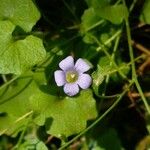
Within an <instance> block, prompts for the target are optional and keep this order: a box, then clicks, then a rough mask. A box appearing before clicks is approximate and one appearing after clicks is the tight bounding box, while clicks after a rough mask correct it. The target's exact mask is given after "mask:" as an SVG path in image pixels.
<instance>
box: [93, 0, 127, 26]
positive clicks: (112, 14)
mask: <svg viewBox="0 0 150 150" xmlns="http://www.w3.org/2000/svg"><path fill="white" fill-rule="evenodd" d="M92 7H93V8H94V10H95V12H96V14H97V15H98V16H99V17H101V18H104V19H106V20H109V21H111V22H112V23H114V24H120V23H122V21H123V19H124V18H125V16H128V10H127V8H126V7H125V6H124V5H123V4H114V5H110V4H109V2H108V1H106V0H93V1H92Z"/></svg>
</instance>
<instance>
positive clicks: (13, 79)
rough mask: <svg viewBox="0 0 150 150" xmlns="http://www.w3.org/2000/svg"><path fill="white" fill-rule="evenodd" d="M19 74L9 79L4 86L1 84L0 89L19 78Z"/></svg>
mask: <svg viewBox="0 0 150 150" xmlns="http://www.w3.org/2000/svg"><path fill="white" fill-rule="evenodd" d="M18 77H19V76H16V77H14V78H12V79H11V80H9V81H8V82H6V83H4V84H3V85H2V86H0V90H1V89H3V88H4V87H6V86H8V85H10V84H11V83H12V82H14V81H15V80H17V79H18Z"/></svg>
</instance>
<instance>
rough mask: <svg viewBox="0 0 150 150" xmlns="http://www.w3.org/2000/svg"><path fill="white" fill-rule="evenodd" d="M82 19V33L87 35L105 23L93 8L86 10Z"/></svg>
mask: <svg viewBox="0 0 150 150" xmlns="http://www.w3.org/2000/svg"><path fill="white" fill-rule="evenodd" d="M81 19H82V23H81V28H80V31H81V33H86V32H87V31H89V30H91V29H92V28H94V27H95V26H97V25H99V24H101V23H102V22H103V21H102V19H101V18H100V17H99V16H98V15H97V14H96V13H95V11H94V9H93V8H88V9H86V10H85V11H84V14H83V15H82V18H81Z"/></svg>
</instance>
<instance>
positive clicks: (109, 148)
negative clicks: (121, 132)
mask: <svg viewBox="0 0 150 150" xmlns="http://www.w3.org/2000/svg"><path fill="white" fill-rule="evenodd" d="M122 149H123V147H122V145H121V142H120V140H119V137H118V135H117V132H116V130H115V129H113V128H109V129H107V131H105V132H104V133H103V134H101V136H100V137H97V139H96V142H95V143H94V147H93V150H122Z"/></svg>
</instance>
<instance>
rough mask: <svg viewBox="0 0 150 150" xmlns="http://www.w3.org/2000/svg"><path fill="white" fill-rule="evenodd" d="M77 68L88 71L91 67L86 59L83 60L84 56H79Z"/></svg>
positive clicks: (80, 70)
mask: <svg viewBox="0 0 150 150" xmlns="http://www.w3.org/2000/svg"><path fill="white" fill-rule="evenodd" d="M75 68H76V70H77V71H79V72H82V73H83V72H86V71H88V70H89V69H90V68H91V67H90V65H89V64H88V63H87V62H86V61H85V60H83V59H82V58H79V59H78V60H77V62H76V64H75Z"/></svg>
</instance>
